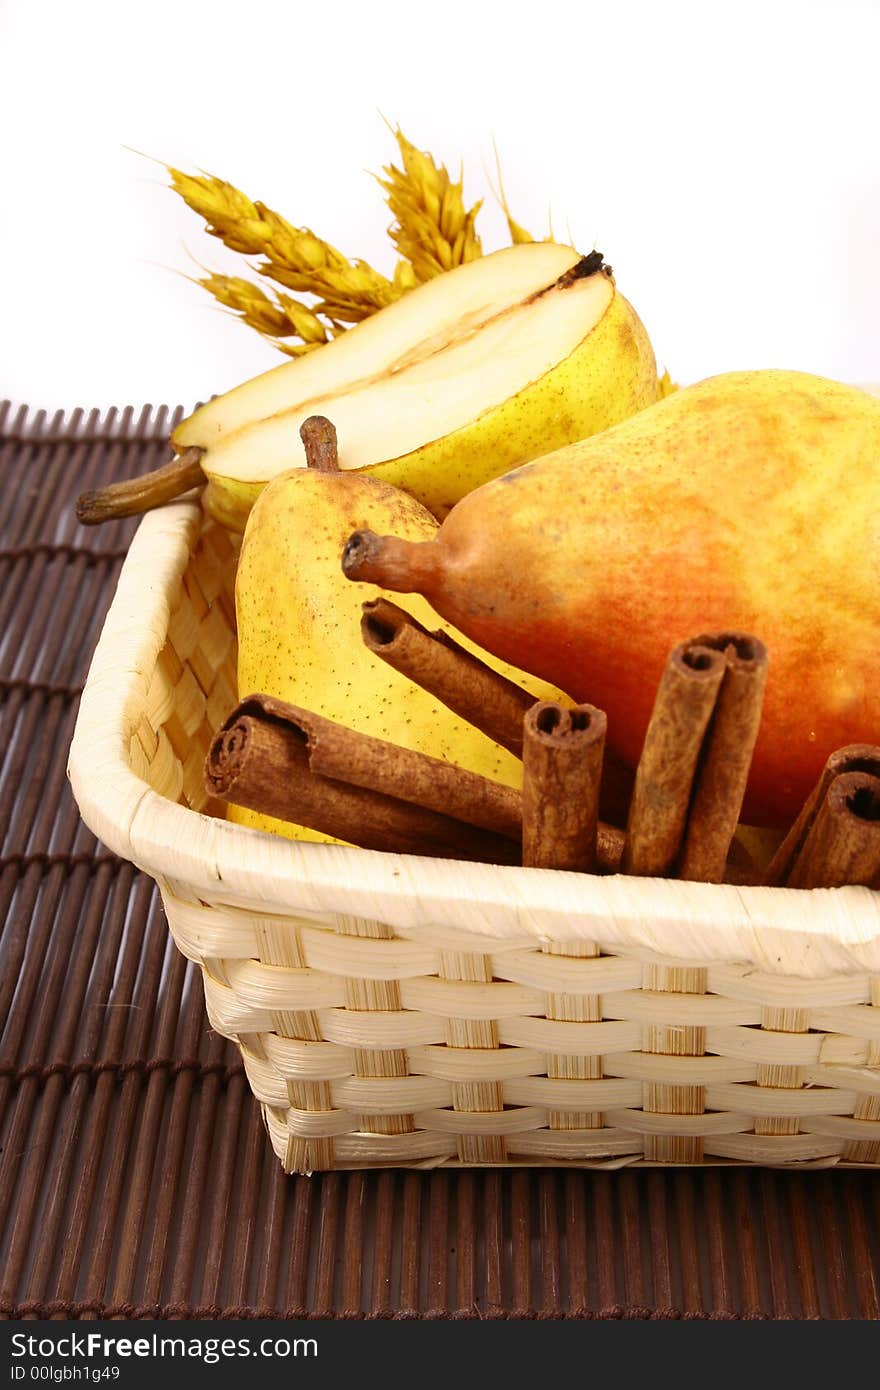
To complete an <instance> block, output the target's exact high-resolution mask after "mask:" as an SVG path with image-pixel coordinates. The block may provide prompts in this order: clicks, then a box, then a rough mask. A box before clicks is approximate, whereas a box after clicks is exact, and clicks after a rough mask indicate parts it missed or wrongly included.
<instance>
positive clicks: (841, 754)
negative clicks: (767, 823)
mask: <svg viewBox="0 0 880 1390" xmlns="http://www.w3.org/2000/svg"><path fill="white" fill-rule="evenodd" d="M845 772H867V773H870V774H871V775H872V776H874V777H880V748H878V747H877V746H876V745H875V744H871V743H848V744H847V745H846V747H845V748H838V749H837V750H836V751H835V752H834V753H832V754H831V756H830V757H829V758H828V761H827V762H826V764H825V766H824V768H823V769H822V772H821V773H820V775H819V780H818V782H817V783H816V785H815V787H814V788H813V790H812V791H811V792H810V795H809V796H808V797H807V799H806V801H805V802H804V805H803V807H802V809H801V812H800V815H799V816H798V818H797V820H796V821H795V823H794V825H793V826H792V827H791V829H790V830H789V832H788V834H787V835H786V837H785V839H784V840H783V841H782V844H781V845H780V846H779V848H778V849H777V851H776V853H775V854H774V855H773V858H772V859H771V860H770V863H769V864H768V866H767V869H766V872H765V874H764V883H765V884H767V885H768V886H769V887H772V888H781V887H784V886H785V884H786V883H787V882H788V877H789V873H790V871H791V867H792V864H793V863H794V862H795V860H796V859H797V858H798V856H799V854H800V852H801V850H802V848H803V845H804V841H805V840H806V838H807V835H808V834H809V832H810V828H811V826H812V824H813V822H814V820H815V819H816V814H817V812H818V810H819V807H820V806H821V804H822V802H823V801H824V799H825V795H826V793H827V791H828V788H829V787H830V785H831V783H832V782H833V780H834V778H835V777H839V776H840V775H841V774H842V773H845Z"/></svg>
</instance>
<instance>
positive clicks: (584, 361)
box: [364, 291, 658, 519]
mask: <svg viewBox="0 0 880 1390" xmlns="http://www.w3.org/2000/svg"><path fill="white" fill-rule="evenodd" d="M657 396H658V384H657V364H656V361H655V359H654V351H653V348H652V347H651V343H650V340H649V338H648V335H647V333H646V331H645V328H644V325H643V324H642V322H641V320H640V319H639V316H638V315H637V313H636V312H635V310H634V309H633V307H632V305H631V304H629V303H628V302H627V300H625V299H624V297H623V295H622V294H620V293H619V292H618V291H615V294H614V298H613V299H612V300H611V303H610V305H609V307H608V309H607V310H606V312H605V314H604V315H603V317H602V318H601V319H600V321H599V323H598V324H597V325H596V327H595V328H594V329H593V331H592V332H591V333H590V334H589V335H588V336H587V337H586V338H584V340H583V342H582V343H581V344H580V345H579V347H577V348H576V349H575V351H574V352H573V353H571V354H570V356H569V357H567V358H566V359H565V361H564V362H560V363H559V364H558V365H557V366H556V367H554V368H553V370H552V371H549V372H547V373H545V375H544V376H542V377H539V378H538V380H537V381H533V382H532V383H531V384H530V385H529V386H527V387H526V388H525V389H524V390H522V391H520V392H518V394H517V395H515V396H511V397H510V399H509V400H506V401H504V403H503V404H502V405H499V406H496V408H495V409H494V410H491V411H488V412H487V413H486V414H485V415H483V416H481V417H480V418H479V419H478V420H474V421H473V422H472V423H471V424H469V425H467V426H466V427H465V428H464V429H460V430H456V431H455V432H454V433H453V434H450V435H447V436H446V437H445V438H443V439H437V440H434V441H432V442H431V443H430V444H426V445H425V447H424V448H423V449H417V450H415V451H414V452H413V453H410V454H407V455H406V456H405V457H403V458H399V459H391V460H388V461H386V462H385V463H381V464H376V465H375V466H374V467H372V468H369V469H365V470H364V471H365V472H370V473H374V474H375V475H376V476H377V477H381V478H383V479H384V480H385V481H386V482H389V483H394V484H395V485H396V486H397V487H400V488H404V489H405V490H406V491H407V492H411V493H412V494H413V496H414V497H418V498H419V500H420V501H422V502H424V504H425V506H426V507H427V508H428V509H429V511H431V512H432V513H433V514H434V516H436V517H438V518H440V519H442V518H443V517H445V516H447V515H448V513H449V512H450V511H451V510H452V508H453V507H454V506H455V504H456V503H457V502H458V501H460V500H461V498H462V497H465V496H466V495H467V494H468V493H469V492H472V491H473V490H474V489H475V488H477V487H480V486H481V485H482V484H483V483H485V482H488V481H490V480H491V479H492V478H497V477H498V475H499V474H501V473H505V472H507V471H508V470H509V469H511V468H515V467H516V466H517V465H518V464H521V463H523V462H524V461H527V460H530V459H534V458H538V457H540V456H541V455H543V454H548V453H550V452H551V451H552V450H555V449H561V448H562V447H563V446H564V445H566V444H570V443H572V442H573V441H574V440H578V439H586V438H587V437H588V436H590V435H593V434H598V433H599V432H600V431H602V430H605V429H608V428H609V427H610V426H611V425H616V424H618V423H619V421H621V420H626V419H628V418H629V417H630V416H631V415H634V414H636V413H637V412H638V411H640V410H643V409H644V408H645V407H646V406H649V405H653V403H654V402H655V401H656V400H657Z"/></svg>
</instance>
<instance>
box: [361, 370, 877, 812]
mask: <svg viewBox="0 0 880 1390" xmlns="http://www.w3.org/2000/svg"><path fill="white" fill-rule="evenodd" d="M371 577H373V578H375V579H376V580H377V581H378V582H381V583H383V584H384V585H386V586H387V587H389V588H392V589H396V590H398V591H399V592H404V593H405V592H410V591H417V592H420V593H422V594H424V595H426V596H427V597H428V598H429V599H430V601H431V603H432V604H433V605H434V607H435V608H436V609H437V611H438V612H439V613H442V614H443V615H444V617H446V618H447V619H448V620H449V621H450V622H453V623H455V624H456V626H458V627H459V628H460V629H461V630H462V631H463V632H465V633H467V634H468V636H469V637H471V638H473V640H475V641H477V642H479V643H480V645H481V646H483V647H485V648H486V649H487V650H489V651H492V652H494V653H495V654H497V655H498V656H501V657H504V658H506V659H508V660H510V659H511V658H512V656H513V654H514V653H516V660H517V661H518V662H519V664H520V665H522V666H524V667H525V668H527V669H528V670H530V671H533V672H534V673H535V674H536V675H539V676H541V677H543V678H544V679H545V680H549V681H554V682H556V683H564V684H565V688H566V689H567V690H568V691H569V692H570V694H571V695H572V696H573V697H574V698H575V699H577V700H589V701H591V702H592V703H593V704H595V705H598V706H599V707H600V708H602V709H604V710H605V711H606V712H607V714H608V744H609V746H610V747H611V748H612V749H614V751H615V752H617V753H618V754H619V755H620V756H621V757H622V758H623V759H624V761H625V762H627V763H628V764H629V765H630V766H633V765H634V764H635V762H636V761H637V759H638V756H639V752H640V749H641V745H642V742H643V739H644V734H645V729H646V727H647V723H648V719H649V716H650V713H651V708H652V704H653V699H654V693H655V691H656V687H657V683H658V681H659V678H660V674H661V672H662V669H663V665H664V663H665V660H666V657H667V654H668V652H669V651H670V649H671V648H672V646H673V645H674V644H675V643H676V642H678V641H680V640H683V639H684V638H687V637H690V636H693V635H696V634H698V633H701V632H710V631H723V630H730V629H737V630H739V631H744V632H752V633H754V634H755V635H756V636H757V637H760V638H761V639H762V640H763V641H764V642H765V644H766V645H767V647H768V650H769V656H770V663H769V676H768V681H767V687H766V696H765V702H764V711H763V718H762V723H761V730H760V734H759V737H758V742H757V746H756V749H755V754H754V761H753V765H752V774H751V777H750V780H749V788H748V793H747V798H746V803H745V807H744V814H745V818H746V819H748V820H751V821H753V822H754V823H756V824H765V825H781V824H785V823H787V822H789V821H790V820H791V819H792V818H793V816H794V815H795V814H796V812H797V811H798V809H799V807H800V805H801V804H802V802H803V801H804V799H805V797H806V796H807V794H808V792H809V791H810V789H811V787H812V785H813V783H814V782H815V779H816V777H817V776H818V773H819V771H820V769H821V767H822V765H823V764H824V761H825V759H826V757H827V756H828V754H829V753H830V752H832V751H833V750H834V749H836V748H839V747H842V746H844V745H845V744H848V743H856V742H862V743H877V742H880V401H878V400H877V399H875V398H873V397H872V396H869V395H868V394H867V393H865V392H863V391H861V390H859V389H858V388H856V387H851V386H845V385H842V384H840V383H838V382H834V381H829V380H825V379H824V378H819V377H815V376H810V375H807V374H805V373H799V372H789V371H776V370H767V371H751V372H734V373H728V374H725V375H722V376H717V377H713V378H710V379H708V380H706V381H704V382H701V383H698V384H697V385H695V386H690V387H686V388H684V389H682V390H679V391H677V392H675V393H674V394H673V395H671V396H669V397H668V398H667V399H665V400H663V401H660V402H659V403H657V404H656V405H654V406H652V407H651V408H650V409H648V410H646V411H643V412H642V413H641V414H639V415H637V416H635V417H633V418H632V419H630V420H627V421H625V422H624V423H622V424H619V425H617V426H616V427H614V428H613V429H610V430H608V431H606V432H605V433H604V434H601V435H597V436H595V437H593V438H592V439H588V440H584V441H582V442H580V443H577V444H574V445H570V446H569V447H567V448H565V449H562V450H560V451H558V452H556V453H554V454H551V455H549V456H547V457H546V458H542V459H538V460H536V461H534V462H531V463H528V464H526V465H524V466H522V467H520V468H518V469H516V470H514V471H512V472H510V473H508V474H506V475H505V476H504V477H503V478H499V479H496V480H494V481H492V482H489V483H487V484H485V485H484V486H483V487H482V488H480V489H478V490H477V491H475V492H473V493H471V494H470V495H469V496H468V497H466V498H464V499H463V500H462V501H461V502H459V503H458V505H457V506H456V507H455V508H454V509H453V511H452V512H451V513H450V515H449V516H448V517H447V518H446V520H445V521H444V523H443V526H442V528H441V530H440V532H439V533H438V536H437V539H436V541H435V542H433V543H431V544H429V545H426V546H418V547H405V546H404V547H395V545H394V544H393V542H389V543H388V545H387V546H386V547H385V549H384V551H383V549H382V545H381V543H378V542H377V543H376V546H375V547H374V558H373V561H372V570H371Z"/></svg>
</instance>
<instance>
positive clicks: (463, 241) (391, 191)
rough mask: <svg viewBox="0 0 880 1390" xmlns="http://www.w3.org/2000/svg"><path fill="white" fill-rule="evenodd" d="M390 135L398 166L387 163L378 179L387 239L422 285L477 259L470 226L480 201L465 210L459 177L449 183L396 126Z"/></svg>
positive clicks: (441, 168)
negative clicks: (388, 218)
mask: <svg viewBox="0 0 880 1390" xmlns="http://www.w3.org/2000/svg"><path fill="white" fill-rule="evenodd" d="M389 129H391V127H389ZM393 134H394V138H395V139H396V141H397V145H398V148H399V150H400V158H401V163H402V165H403V168H402V169H398V168H397V167H396V166H395V165H394V164H389V165H387V166H386V167H385V169H384V173H385V175H386V177H385V178H381V177H378V176H377V178H378V182H379V185H380V186H381V188H382V189H383V190H384V192H385V197H386V201H387V203H388V206H389V208H390V209H391V213H392V215H393V217H394V222H393V223H392V225H391V227H390V228H389V235H390V237H391V240H392V241H393V242H394V244H395V246H396V247H397V250H398V252H399V254H400V255H401V256H402V257H403V258H404V259H405V260H407V261H408V262H409V263H410V265H411V266H412V268H413V272H414V274H415V278H416V280H417V281H418V282H419V283H420V284H423V283H424V282H425V281H426V280H432V279H433V278H434V276H436V275H442V273H443V272H444V271H445V270H452V269H453V268H454V267H455V266H458V265H464V264H465V262H466V261H474V260H476V259H477V258H478V257H479V256H482V254H483V248H482V245H481V243H480V238H479V237H478V236H477V232H476V228H475V225H474V224H475V221H476V217H477V213H478V212H479V210H480V208H481V207H482V201H480V202H478V203H474V205H473V207H471V208H466V207H465V205H464V197H463V183H462V180H461V178H459V181H458V183H454V182H453V181H452V179H451V178H450V176H449V172H448V170H447V169H446V167H445V166H444V165H442V164H441V165H438V164H436V163H435V162H434V160H433V159H432V157H431V155H430V154H428V153H426V152H425V151H424V150H418V149H416V147H415V145H413V144H412V142H411V141H409V140H407V138H406V136H405V135H404V134H403V131H402V130H401V129H400V128H399V127H398V128H397V129H396V130H393Z"/></svg>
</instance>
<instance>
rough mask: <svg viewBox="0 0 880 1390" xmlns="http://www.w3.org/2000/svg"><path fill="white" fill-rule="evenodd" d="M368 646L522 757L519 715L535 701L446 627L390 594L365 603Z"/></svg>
mask: <svg viewBox="0 0 880 1390" xmlns="http://www.w3.org/2000/svg"><path fill="white" fill-rule="evenodd" d="M361 635H362V636H363V639H364V642H365V644H366V646H367V647H368V648H369V650H370V651H371V652H374V653H375V655H376V656H379V657H381V658H382V660H383V661H385V662H387V663H388V665H389V666H392V667H393V668H394V670H395V671H399V672H400V673H401V675H404V676H407V677H409V679H410V680H412V681H415V683H416V685H420V686H421V687H422V689H423V690H427V691H429V692H430V694H432V695H435V696H436V697H437V699H438V700H441V701H442V702H443V704H444V705H446V706H447V707H448V708H449V709H451V710H452V711H453V713H455V714H458V715H460V716H461V718H462V719H466V720H467V722H468V723H469V724H473V726H474V728H476V729H480V730H482V732H483V733H484V734H486V735H488V737H489V738H491V739H493V740H494V742H495V743H499V744H500V745H501V747H502V748H506V749H507V750H508V751H509V752H510V753H513V754H515V756H516V757H522V746H523V719H524V717H525V714H526V711H527V710H529V709H530V708H531V706H532V705H533V704H534V703H535V697H534V695H530V694H529V692H528V691H527V690H524V689H523V688H522V686H520V685H517V684H516V683H515V681H511V680H508V679H507V677H506V676H502V675H501V673H500V671H495V670H493V669H492V667H491V666H487V664H486V663H485V662H484V661H481V660H480V658H479V657H478V656H475V655H474V654H473V653H472V652H469V651H467V650H466V649H465V648H464V647H462V646H460V645H459V643H458V642H456V641H455V640H454V639H453V638H452V637H449V636H448V635H447V634H446V633H445V632H442V631H440V632H429V631H428V629H427V628H426V627H423V626H422V624H421V623H420V622H418V621H417V619H415V618H414V617H412V615H411V614H409V613H407V612H406V611H405V610H404V609H403V608H399V607H398V606H397V604H396V603H391V602H390V601H389V600H388V599H384V598H378V599H371V600H370V601H368V602H367V603H365V604H364V605H363V617H362V618H361Z"/></svg>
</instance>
